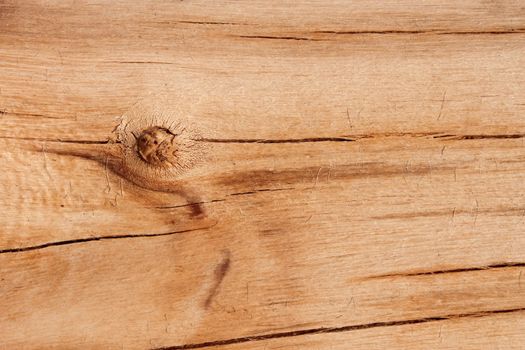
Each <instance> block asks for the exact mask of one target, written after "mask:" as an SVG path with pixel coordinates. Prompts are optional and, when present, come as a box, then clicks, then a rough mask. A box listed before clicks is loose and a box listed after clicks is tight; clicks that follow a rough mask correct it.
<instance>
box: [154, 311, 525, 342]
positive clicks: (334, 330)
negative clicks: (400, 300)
mask: <svg viewBox="0 0 525 350" xmlns="http://www.w3.org/2000/svg"><path fill="white" fill-rule="evenodd" d="M524 311H525V307H521V308H513V309H499V310H486V311H476V312H470V313H462V314H449V315H444V316H434V317H425V318H417V319H410V320H399V321H385V322H373V323H364V324H357V325H350V326H342V327H320V328H311V329H303V330H298V331H291V332H281V333H270V334H263V335H255V336H248V337H241V338H231V339H225V340H216V341H209V342H203V343H193V344H184V345H175V346H168V347H161V348H155V349H154V350H184V349H201V348H207V347H216V346H221V345H233V344H241V343H249V342H255V341H263V340H270V339H276V338H289V337H297V336H303V335H313V334H325V333H341V332H350V331H356V330H362V329H370V328H381V327H395V326H405V325H413V324H421V323H429V322H440V321H446V320H450V319H460V318H474V317H489V316H493V315H498V314H509V313H518V312H524Z"/></svg>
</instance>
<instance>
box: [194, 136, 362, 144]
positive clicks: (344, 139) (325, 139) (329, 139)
mask: <svg viewBox="0 0 525 350" xmlns="http://www.w3.org/2000/svg"><path fill="white" fill-rule="evenodd" d="M195 141H199V142H210V143H303V142H354V141H356V140H355V139H351V138H348V137H308V138H303V139H273V140H272V139H213V138H200V139H196V140H195Z"/></svg>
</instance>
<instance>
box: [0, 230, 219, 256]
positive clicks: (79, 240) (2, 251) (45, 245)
mask: <svg viewBox="0 0 525 350" xmlns="http://www.w3.org/2000/svg"><path fill="white" fill-rule="evenodd" d="M217 223H218V222H216V223H215V224H213V225H211V226H206V227H199V228H194V229H188V230H180V231H171V232H163V233H143V234H126V235H108V236H96V237H86V238H77V239H68V240H64V241H55V242H48V243H43V244H39V245H34V246H27V247H19V248H7V249H0V254H8V253H23V252H28V251H32V250H38V249H45V248H49V247H57V246H63V245H71V244H79V243H86V242H94V241H105V240H112V239H125V238H145V237H163V236H171V235H176V234H179V233H187V232H193V231H201V230H208V229H210V228H213V227H214V226H215V225H217Z"/></svg>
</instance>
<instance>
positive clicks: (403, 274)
mask: <svg viewBox="0 0 525 350" xmlns="http://www.w3.org/2000/svg"><path fill="white" fill-rule="evenodd" d="M515 267H525V262H504V263H498V264H491V265H485V266H474V267H463V268H455V269H445V270H432V271H420V272H399V273H389V274H384V275H376V276H370V277H367V279H378V278H390V277H416V276H429V275H441V274H447V273H461V272H472V271H490V270H498V269H507V268H515Z"/></svg>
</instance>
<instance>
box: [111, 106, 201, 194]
mask: <svg viewBox="0 0 525 350" xmlns="http://www.w3.org/2000/svg"><path fill="white" fill-rule="evenodd" d="M189 118H190V116H189V115H187V113H186V112H185V111H183V110H179V109H177V108H175V107H172V108H169V109H168V108H166V107H165V105H164V104H162V105H160V104H157V105H149V104H142V103H141V104H137V105H135V106H134V107H133V108H132V109H131V110H129V111H128V112H126V113H125V114H124V115H123V116H122V118H121V120H120V123H119V125H118V126H117V127H116V129H115V132H116V141H117V143H118V144H119V146H120V154H119V155H118V158H119V159H120V160H121V164H122V165H121V169H122V170H121V171H120V173H122V174H123V175H124V176H126V178H128V179H129V180H131V181H132V182H134V183H136V184H138V185H140V186H142V187H145V188H149V189H153V190H161V189H165V188H168V189H171V188H174V186H175V187H176V185H177V184H178V183H180V180H181V177H182V176H183V175H184V174H185V173H187V172H188V171H189V170H191V169H192V168H194V167H195V166H196V165H197V164H199V163H200V162H202V161H203V160H204V158H205V154H206V153H207V152H206V146H205V143H203V142H200V140H201V139H202V138H201V137H200V135H199V133H198V132H197V128H196V127H195V123H194V122H195V121H194V120H191V119H189Z"/></svg>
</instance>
